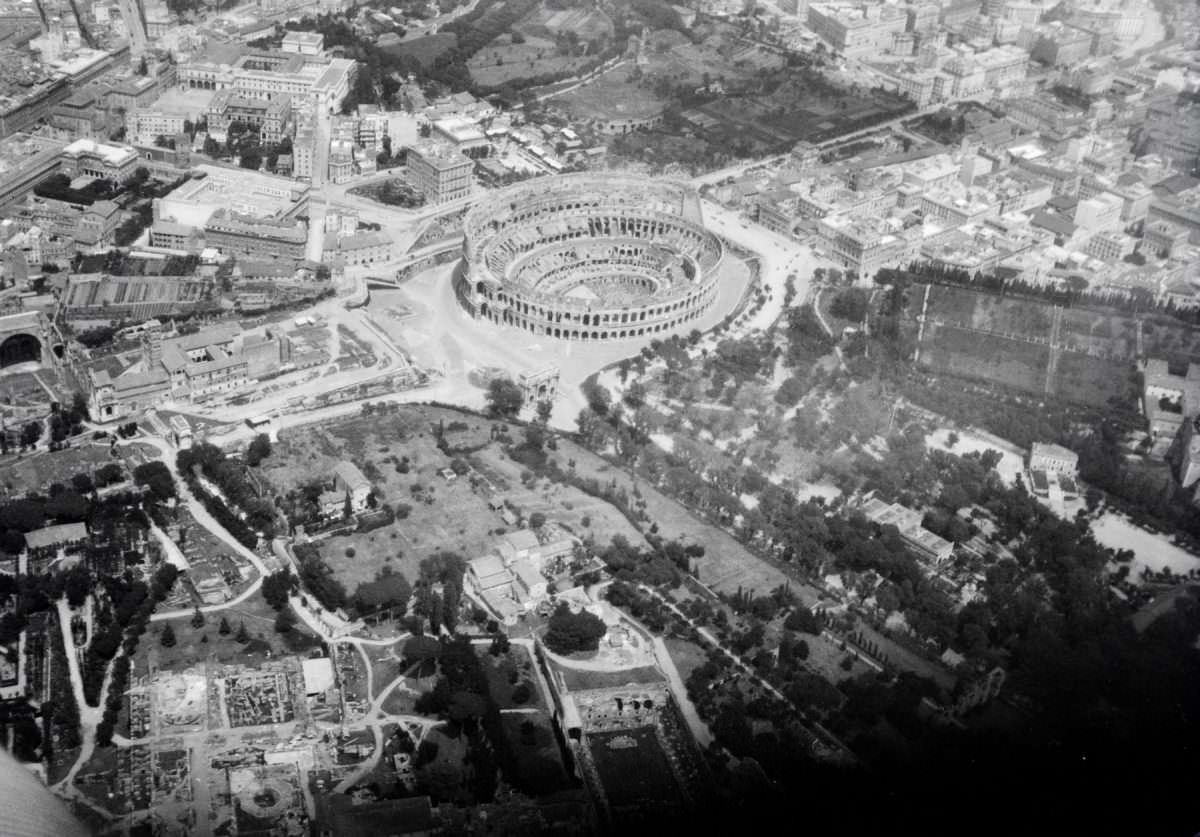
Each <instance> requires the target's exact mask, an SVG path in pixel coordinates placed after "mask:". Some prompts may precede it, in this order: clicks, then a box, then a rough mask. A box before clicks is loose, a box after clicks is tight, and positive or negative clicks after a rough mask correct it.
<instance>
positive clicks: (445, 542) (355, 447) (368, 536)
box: [263, 407, 641, 592]
mask: <svg viewBox="0 0 1200 837" xmlns="http://www.w3.org/2000/svg"><path fill="white" fill-rule="evenodd" d="M438 423H441V424H442V425H443V426H444V427H445V428H446V440H447V444H448V445H449V446H450V448H451V453H450V454H449V455H447V454H446V453H443V452H442V451H441V450H440V449H439V448H438V447H437V443H436V439H435V437H434V434H433V431H432V427H433V426H434V425H435V424H438ZM462 425H465V427H462ZM451 428H454V429H451ZM490 435H491V423H490V422H488V421H486V420H484V419H480V418H478V417H475V416H471V415H464V414H461V413H456V412H453V411H450V410H443V409H440V408H431V407H412V408H406V409H403V410H401V411H399V412H398V413H395V414H390V415H388V416H385V417H378V416H376V417H371V418H368V419H354V420H351V421H348V422H344V423H341V424H337V425H333V426H330V427H327V428H321V429H309V430H304V431H301V432H298V433H293V434H288V435H285V437H284V438H283V439H282V440H281V441H280V442H279V444H278V445H276V446H275V450H274V451H273V452H272V455H271V457H270V458H269V459H268V460H266V461H265V462H264V464H263V473H264V476H265V477H266V478H267V480H268V481H269V482H270V483H271V484H272V485H273V486H274V487H275V489H276V490H277V491H279V492H283V493H286V492H287V490H289V489H291V488H295V487H297V486H299V485H301V484H303V483H304V482H305V481H307V480H309V479H311V478H312V475H314V474H328V473H330V472H331V471H332V469H333V466H334V465H335V464H336V463H337V462H338V461H339V460H340V459H348V460H349V461H352V462H354V463H355V464H356V465H358V467H359V468H360V469H362V471H363V473H364V474H366V475H367V477H368V478H369V479H371V481H372V482H373V483H374V485H375V487H376V490H377V491H378V492H379V493H380V495H381V502H383V503H388V504H390V505H391V506H392V507H393V508H395V509H399V508H400V506H402V505H404V506H408V507H409V512H408V516H407V517H406V518H404V519H397V520H396V521H395V522H394V523H392V524H391V525H389V526H385V527H382V528H379V529H376V530H374V531H372V532H367V533H361V532H355V533H353V534H350V535H340V536H337V537H333V538H328V539H326V540H324V541H322V542H321V545H320V548H321V554H322V556H323V557H324V558H325V560H326V561H327V562H328V563H329V565H330V566H331V567H332V568H333V570H334V572H335V574H336V575H337V577H338V579H339V580H340V581H341V582H342V583H343V584H344V585H345V586H346V588H347V590H349V591H350V592H353V591H354V589H355V588H356V587H357V586H358V584H360V583H362V582H364V581H372V580H374V579H375V577H376V575H377V574H378V572H379V571H380V569H381V568H382V567H383V566H385V565H388V566H390V567H392V569H393V570H395V571H397V572H402V573H404V575H405V576H406V577H407V578H408V579H409V580H410V581H411V580H414V579H415V578H416V575H417V567H418V565H419V563H420V561H421V559H423V558H425V557H427V556H428V555H430V554H432V553H433V552H436V551H438V550H442V549H448V550H453V551H456V552H459V553H460V554H462V555H463V556H464V557H465V558H467V559H471V558H475V557H478V556H479V555H482V554H484V553H486V552H487V551H488V550H489V549H491V548H492V546H493V544H494V542H495V538H496V537H497V536H498V535H499V534H500V533H502V532H503V531H505V530H506V529H508V528H510V527H509V526H508V525H507V524H505V523H504V521H503V520H502V519H501V517H500V515H499V514H498V513H497V512H496V511H493V510H492V509H491V508H489V506H488V500H489V493H488V492H489V484H490V487H491V489H492V490H494V491H495V493H496V495H497V496H499V497H501V498H503V499H506V500H508V502H509V503H510V504H511V505H512V506H513V507H515V508H517V509H519V510H520V511H521V512H522V513H524V514H525V515H530V514H532V513H534V512H541V513H543V514H545V515H546V517H547V518H548V519H549V520H552V521H557V522H560V523H562V524H564V525H565V526H566V527H568V528H570V529H571V530H573V531H575V532H576V533H578V534H580V535H581V536H582V535H583V534H585V533H587V532H589V531H590V532H593V533H595V536H596V538H597V540H599V541H600V542H602V543H607V542H608V541H609V540H611V538H612V537H613V536H614V535H617V534H621V535H624V536H626V537H627V538H629V539H630V540H631V541H633V542H635V543H638V542H641V536H640V535H639V533H638V531H637V530H636V529H634V528H633V527H632V526H631V525H630V524H629V522H628V521H627V520H626V519H625V517H624V516H623V515H622V514H621V513H620V511H618V510H617V509H616V508H614V507H613V506H612V505H610V504H608V503H606V502H604V501H602V500H597V499H596V498H594V497H591V496H590V495H588V494H585V493H584V492H582V491H580V490H578V489H576V488H573V487H571V486H567V485H559V484H553V483H550V482H549V481H547V480H540V481H535V482H533V483H527V484H522V481H521V476H522V471H523V470H524V469H523V468H522V467H521V466H520V465H518V464H517V463H515V462H513V461H512V460H510V459H509V458H508V457H507V456H506V455H505V454H504V452H503V450H502V449H501V447H500V445H499V443H490V442H489V439H490ZM480 445H485V447H484V448H483V449H482V450H479V451H476V452H474V453H467V452H466V450H467V449H473V448H476V447H478V446H480ZM455 449H461V450H463V453H460V454H456V453H454V450H455ZM405 457H407V459H408V463H409V464H408V466H407V467H408V471H407V473H401V472H400V471H401V468H402V467H403V466H402V465H401V462H402V461H403V458H405ZM458 457H461V458H463V459H464V460H465V461H467V462H469V463H471V464H472V466H473V467H475V468H476V469H477V472H478V474H479V475H481V477H482V478H481V479H479V480H476V481H475V482H476V483H477V484H473V481H472V479H471V477H470V476H465V477H462V478H459V479H456V480H453V481H447V480H446V479H445V478H444V477H442V476H441V475H440V474H439V471H441V470H443V469H445V468H447V467H449V465H450V463H451V462H452V461H453V460H454V459H455V458H458ZM585 520H586V522H587V524H588V525H587V526H584V522H585ZM348 549H352V550H354V551H353V553H352V556H353V557H351V556H350V555H348V554H347V550H348Z"/></svg>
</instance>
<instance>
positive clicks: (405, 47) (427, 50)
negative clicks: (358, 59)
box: [384, 32, 458, 67]
mask: <svg viewBox="0 0 1200 837" xmlns="http://www.w3.org/2000/svg"><path fill="white" fill-rule="evenodd" d="M457 43H458V36H457V35H455V34H454V33H453V32H435V33H434V34H432V35H422V36H421V37H418V38H413V39H412V40H409V41H402V42H400V43H398V44H396V45H394V46H390V47H386V48H385V49H384V52H387V53H391V54H392V55H397V56H400V55H409V56H412V57H413V58H415V59H417V60H418V61H420V62H421V66H422V67H428V66H429V65H430V64H432V63H433V62H434V61H436V60H437V58H438V56H440V55H441V54H443V53H445V52H448V51H449V50H451V49H454V46H455V44H457Z"/></svg>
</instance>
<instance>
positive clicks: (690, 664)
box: [664, 637, 708, 682]
mask: <svg viewBox="0 0 1200 837" xmlns="http://www.w3.org/2000/svg"><path fill="white" fill-rule="evenodd" d="M664 642H665V643H666V646H667V653H669V654H670V655H671V661H672V662H674V663H675V668H676V669H678V670H679V676H680V677H681V678H683V680H684V682H686V681H687V679H688V677H689V676H691V673H692V672H693V671H695V670H696V669H698V668H700V666H702V665H704V664H705V663H706V662H708V654H707V653H705V651H704V648H703V647H702V646H700V645H697V644H696V643H694V642H691V641H689V640H686V639H677V638H674V637H669V638H667V639H666V640H664Z"/></svg>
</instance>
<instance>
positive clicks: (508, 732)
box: [500, 711, 571, 796]
mask: <svg viewBox="0 0 1200 837" xmlns="http://www.w3.org/2000/svg"><path fill="white" fill-rule="evenodd" d="M527 724H528V725H532V729H530V728H529V727H528V726H526V725H527ZM500 728H501V731H502V734H503V735H504V737H505V738H506V739H507V740H508V745H509V748H510V749H511V752H512V753H513V755H514V757H515V770H516V775H515V776H508V777H506V778H507V779H508V780H509V781H510V782H512V783H513V784H515V785H517V786H518V787H520V788H522V789H523V790H525V791H526V792H528V793H531V794H535V795H538V796H540V795H543V794H550V793H555V792H557V791H561V790H566V789H567V788H568V787H570V786H571V780H570V779H569V778H568V777H567V771H566V768H565V767H564V766H563V760H562V752H561V751H560V750H559V748H558V741H557V740H556V739H555V737H554V727H553V726H552V725H551V721H550V716H549V715H548V714H547V713H546V712H544V711H542V712H521V713H517V712H506V713H504V714H503V715H501V716H500Z"/></svg>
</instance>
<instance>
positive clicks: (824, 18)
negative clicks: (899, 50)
mask: <svg viewBox="0 0 1200 837" xmlns="http://www.w3.org/2000/svg"><path fill="white" fill-rule="evenodd" d="M907 26H908V16H907V14H905V12H904V11H902V10H900V9H897V8H895V7H893V6H884V5H870V4H866V3H861V4H851V3H813V4H812V5H810V6H809V7H808V27H809V28H810V29H812V31H813V32H815V33H816V34H817V35H818V36H819V37H820V38H821V39H822V40H824V41H825V42H826V43H828V44H829V45H830V46H831V47H833V49H834V51H835V52H838V53H841V54H842V55H845V56H847V57H851V58H858V57H862V56H866V55H873V54H879V53H883V52H886V51H887V50H889V49H890V48H891V45H892V36H893V35H894V34H896V33H898V32H903V31H904V30H905V29H906V28H907Z"/></svg>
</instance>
